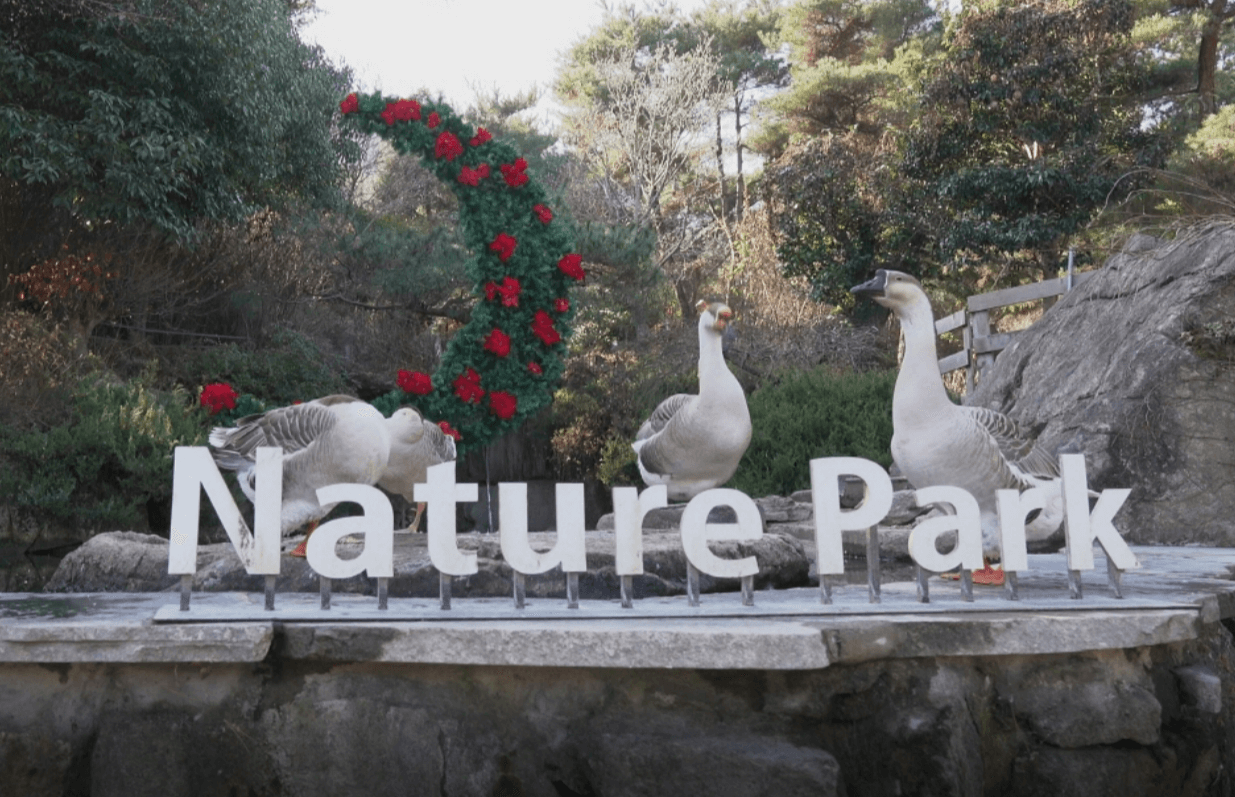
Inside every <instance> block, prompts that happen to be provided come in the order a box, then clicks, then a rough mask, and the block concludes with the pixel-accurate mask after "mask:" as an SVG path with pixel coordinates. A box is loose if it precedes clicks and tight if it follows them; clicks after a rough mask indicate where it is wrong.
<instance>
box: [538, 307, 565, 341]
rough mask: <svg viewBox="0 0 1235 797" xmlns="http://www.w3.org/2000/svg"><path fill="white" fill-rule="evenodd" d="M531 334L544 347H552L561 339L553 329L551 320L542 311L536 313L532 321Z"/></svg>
mask: <svg viewBox="0 0 1235 797" xmlns="http://www.w3.org/2000/svg"><path fill="white" fill-rule="evenodd" d="M532 334H534V335H535V336H536V337H538V338H540V340H541V342H542V343H544V344H545V345H546V346H552V345H553V344H554V343H557V342H558V341H559V340H561V339H562V336H561V335H560V334H558V331H557V330H556V329H554V328H553V319H552V318H550V317H549V314H548V313H546V312H545V311H544V310H537V311H536V317H535V318H533V319H532Z"/></svg>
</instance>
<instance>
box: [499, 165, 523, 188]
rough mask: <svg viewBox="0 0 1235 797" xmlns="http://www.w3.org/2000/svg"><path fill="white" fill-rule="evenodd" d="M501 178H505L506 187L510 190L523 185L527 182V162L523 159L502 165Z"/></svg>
mask: <svg viewBox="0 0 1235 797" xmlns="http://www.w3.org/2000/svg"><path fill="white" fill-rule="evenodd" d="M502 177H505V178H506V185H508V186H510V187H511V188H518V187H519V186H521V185H523V184H524V183H526V182H527V181H528V176H527V161H526V160H524V159H523V158H516V159H515V162H514V163H503V164H502Z"/></svg>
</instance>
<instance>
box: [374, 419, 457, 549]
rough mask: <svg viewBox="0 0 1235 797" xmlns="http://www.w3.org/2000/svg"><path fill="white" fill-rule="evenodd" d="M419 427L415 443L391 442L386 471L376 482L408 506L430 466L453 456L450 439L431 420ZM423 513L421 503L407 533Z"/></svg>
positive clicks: (453, 450) (399, 440) (422, 504)
mask: <svg viewBox="0 0 1235 797" xmlns="http://www.w3.org/2000/svg"><path fill="white" fill-rule="evenodd" d="M422 426H423V429H424V433H423V434H422V435H421V436H420V438H419V439H418V440H415V441H411V442H408V441H407V440H404V439H397V438H396V439H395V440H393V441H392V442H391V445H390V461H389V462H388V463H387V465H386V472H385V473H383V474H382V478H380V479H378V480H377V486H378V487H381V488H382V489H383V490H387V491H389V492H392V493H396V494H398V495H401V496H403V497H404V498H405V499H407V502H408V503H412V502H413V498H412V496H413V491H414V490H415V489H416V485H417V484H424V483H425V481H426V478H427V473H426V472H427V471H428V469H429V468H430V467H432V466H434V465H440V464H441V463H443V462H451V461H453V460H454V459H455V457H456V453H455V441H454V438H453V437H451V436H450V435H448V434H446V433H445V432H443V431H442V427H440V426H438V425H437V424H436V423H433V422H432V421H427V420H425V421H422ZM424 511H425V505H424V502H423V501H421V502H417V503H416V516H415V517H414V518H412V524H411V525H410V526H408V531H416V530H418V529H419V527H420V516H421V515H422V514H424Z"/></svg>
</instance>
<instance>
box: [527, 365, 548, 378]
mask: <svg viewBox="0 0 1235 797" xmlns="http://www.w3.org/2000/svg"><path fill="white" fill-rule="evenodd" d="M527 370H529V371H531V372H532V373H534V374H536V375H537V376H540V375H541V374H543V373H544V372H545V369H543V368H541V367H540V363H528V364H527Z"/></svg>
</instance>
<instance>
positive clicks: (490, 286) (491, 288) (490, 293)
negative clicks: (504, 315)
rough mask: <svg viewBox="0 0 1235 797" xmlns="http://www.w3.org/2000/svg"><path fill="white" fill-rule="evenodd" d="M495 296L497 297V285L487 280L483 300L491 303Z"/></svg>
mask: <svg viewBox="0 0 1235 797" xmlns="http://www.w3.org/2000/svg"><path fill="white" fill-rule="evenodd" d="M495 296H497V283H495V282H493V280H489V282H487V283H485V300H486V301H489V302H491V301H493V297H495Z"/></svg>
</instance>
